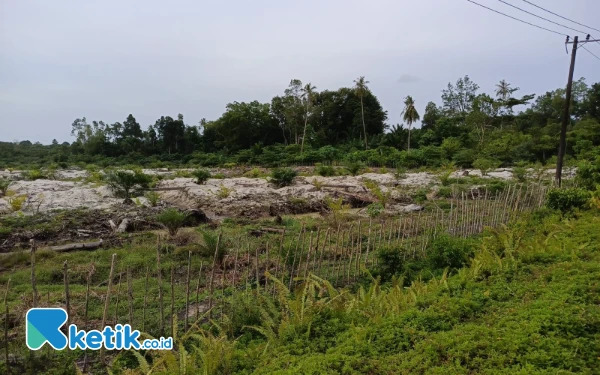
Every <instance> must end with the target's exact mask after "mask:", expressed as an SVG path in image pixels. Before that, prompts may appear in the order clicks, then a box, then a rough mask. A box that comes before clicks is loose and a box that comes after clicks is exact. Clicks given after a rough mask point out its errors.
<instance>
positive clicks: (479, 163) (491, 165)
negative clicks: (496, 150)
mask: <svg viewBox="0 0 600 375" xmlns="http://www.w3.org/2000/svg"><path fill="white" fill-rule="evenodd" d="M499 166H500V163H499V162H498V161H496V160H492V159H486V158H479V159H476V160H475V161H474V162H473V167H475V168H477V169H479V170H480V171H481V174H482V175H483V176H487V174H488V172H489V171H490V170H492V169H496V168H498V167H499Z"/></svg>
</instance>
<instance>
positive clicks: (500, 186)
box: [485, 180, 508, 195]
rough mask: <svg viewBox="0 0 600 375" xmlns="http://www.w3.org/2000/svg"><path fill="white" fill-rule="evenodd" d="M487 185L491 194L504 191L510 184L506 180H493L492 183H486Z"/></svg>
mask: <svg viewBox="0 0 600 375" xmlns="http://www.w3.org/2000/svg"><path fill="white" fill-rule="evenodd" d="M485 186H486V188H487V189H488V192H489V194H491V195H496V194H499V193H501V192H503V191H504V190H505V189H506V187H507V186H508V184H507V183H506V181H502V180H492V181H491V182H490V183H488V184H486V185H485Z"/></svg>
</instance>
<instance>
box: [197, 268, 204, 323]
mask: <svg viewBox="0 0 600 375" xmlns="http://www.w3.org/2000/svg"><path fill="white" fill-rule="evenodd" d="M203 266H204V261H200V271H198V283H197V284H196V323H197V322H198V319H200V299H199V297H200V278H201V277H202V267H203Z"/></svg>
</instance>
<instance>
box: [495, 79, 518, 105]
mask: <svg viewBox="0 0 600 375" xmlns="http://www.w3.org/2000/svg"><path fill="white" fill-rule="evenodd" d="M514 91H516V90H514V89H512V88H511V87H510V83H508V82H506V80H504V79H503V80H502V81H500V83H498V84H496V97H497V98H500V99H502V100H506V99H508V98H509V97H510V94H512V93H513V92H514Z"/></svg>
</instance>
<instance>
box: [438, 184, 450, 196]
mask: <svg viewBox="0 0 600 375" xmlns="http://www.w3.org/2000/svg"><path fill="white" fill-rule="evenodd" d="M436 195H437V196H438V197H439V198H451V197H452V188H451V187H450V186H442V187H440V188H439V190H438V191H437V194H436Z"/></svg>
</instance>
